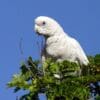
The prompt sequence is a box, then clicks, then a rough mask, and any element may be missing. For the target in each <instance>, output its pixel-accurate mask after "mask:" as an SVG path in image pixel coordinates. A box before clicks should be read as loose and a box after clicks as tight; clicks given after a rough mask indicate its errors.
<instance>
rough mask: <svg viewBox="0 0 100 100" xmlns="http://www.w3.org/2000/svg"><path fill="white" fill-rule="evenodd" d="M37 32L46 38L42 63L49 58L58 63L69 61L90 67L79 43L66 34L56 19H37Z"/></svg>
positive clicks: (43, 17)
mask: <svg viewBox="0 0 100 100" xmlns="http://www.w3.org/2000/svg"><path fill="white" fill-rule="evenodd" d="M35 32H36V33H38V34H39V35H43V36H44V37H45V45H44V50H43V52H42V62H45V60H46V59H47V58H49V57H51V58H54V59H55V60H56V61H63V60H67V61H70V62H76V63H78V64H80V65H85V66H86V65H88V64H89V61H88V59H87V56H86V54H85V53H84V51H83V49H82V47H81V46H80V44H79V42H78V41H77V40H76V39H74V38H72V37H70V36H69V35H68V34H67V33H65V32H64V30H63V28H62V27H61V26H60V25H59V24H58V22H57V21H55V20H54V19H52V18H50V17H47V16H39V17H37V18H36V19H35Z"/></svg>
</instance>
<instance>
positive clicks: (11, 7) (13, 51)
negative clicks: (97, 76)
mask: <svg viewBox="0 0 100 100" xmlns="http://www.w3.org/2000/svg"><path fill="white" fill-rule="evenodd" d="M38 16H50V17H52V18H54V19H56V20H57V21H58V22H59V23H60V24H61V26H62V27H63V28H64V31H65V32H66V33H68V34H69V35H70V36H72V37H74V38H76V39H77V40H78V41H79V42H80V44H81V46H82V47H83V49H84V51H85V52H86V54H87V55H95V54H97V53H100V44H99V43H100V0H0V98H1V100H15V99H16V96H20V95H22V94H23V92H22V91H20V92H18V93H16V94H14V93H13V89H8V88H7V86H6V84H7V82H9V81H10V80H11V78H12V75H13V74H15V73H18V72H19V68H20V63H21V62H22V61H23V60H25V59H27V58H28V57H29V56H32V57H33V59H39V58H40V53H39V52H40V49H39V48H40V46H39V45H37V42H38V43H39V44H41V38H40V37H37V35H36V34H35V32H34V19H35V18H36V17H38ZM20 43H21V47H20ZM21 50H22V51H23V53H21ZM40 99H41V100H45V97H44V96H40Z"/></svg>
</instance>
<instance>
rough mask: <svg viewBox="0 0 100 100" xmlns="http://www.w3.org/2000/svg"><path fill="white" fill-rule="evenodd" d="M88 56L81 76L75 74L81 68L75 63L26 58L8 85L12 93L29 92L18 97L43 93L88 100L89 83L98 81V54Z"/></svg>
mask: <svg viewBox="0 0 100 100" xmlns="http://www.w3.org/2000/svg"><path fill="white" fill-rule="evenodd" d="M88 58H89V61H90V65H89V66H84V67H83V71H82V72H83V75H81V76H75V75H73V73H74V72H75V71H78V70H79V69H80V66H79V65H77V64H76V63H72V62H68V61H63V62H55V61H54V60H52V59H48V60H47V61H46V63H45V64H44V65H43V66H42V65H41V64H40V62H39V61H33V60H32V57H29V58H28V60H27V61H26V62H23V63H22V64H21V67H20V73H19V74H15V75H13V78H12V80H11V81H10V82H9V83H8V84H7V85H8V87H10V88H11V87H14V92H18V91H19V90H28V91H29V93H27V94H25V95H23V96H21V97H20V98H19V99H20V100H39V98H38V94H39V93H45V94H46V96H47V99H48V100H87V99H88V98H89V95H90V88H89V84H90V83H91V82H97V81H99V80H100V74H99V73H100V54H97V55H96V56H94V57H93V56H89V57H88ZM43 67H45V74H44V73H43ZM99 91H100V87H99ZM99 95H100V94H99ZM98 98H99V97H98ZM97 100H98V99H97Z"/></svg>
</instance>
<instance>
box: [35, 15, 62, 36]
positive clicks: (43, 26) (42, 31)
mask: <svg viewBox="0 0 100 100" xmlns="http://www.w3.org/2000/svg"><path fill="white" fill-rule="evenodd" d="M34 28H35V32H36V33H38V34H39V35H43V36H53V35H55V34H57V33H60V32H61V31H63V29H62V28H61V26H60V25H59V24H58V23H57V22H56V21H55V20H54V19H52V18H50V17H46V16H39V17H37V18H36V19H35V27H34Z"/></svg>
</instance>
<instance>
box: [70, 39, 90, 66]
mask: <svg viewBox="0 0 100 100" xmlns="http://www.w3.org/2000/svg"><path fill="white" fill-rule="evenodd" d="M70 45H71V49H73V52H74V54H75V56H76V58H77V60H79V62H80V64H84V65H88V63H89V61H88V59H87V56H86V54H85V52H84V50H83V49H82V47H81V46H80V44H79V42H78V41H77V40H75V39H74V38H71V37H70Z"/></svg>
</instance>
